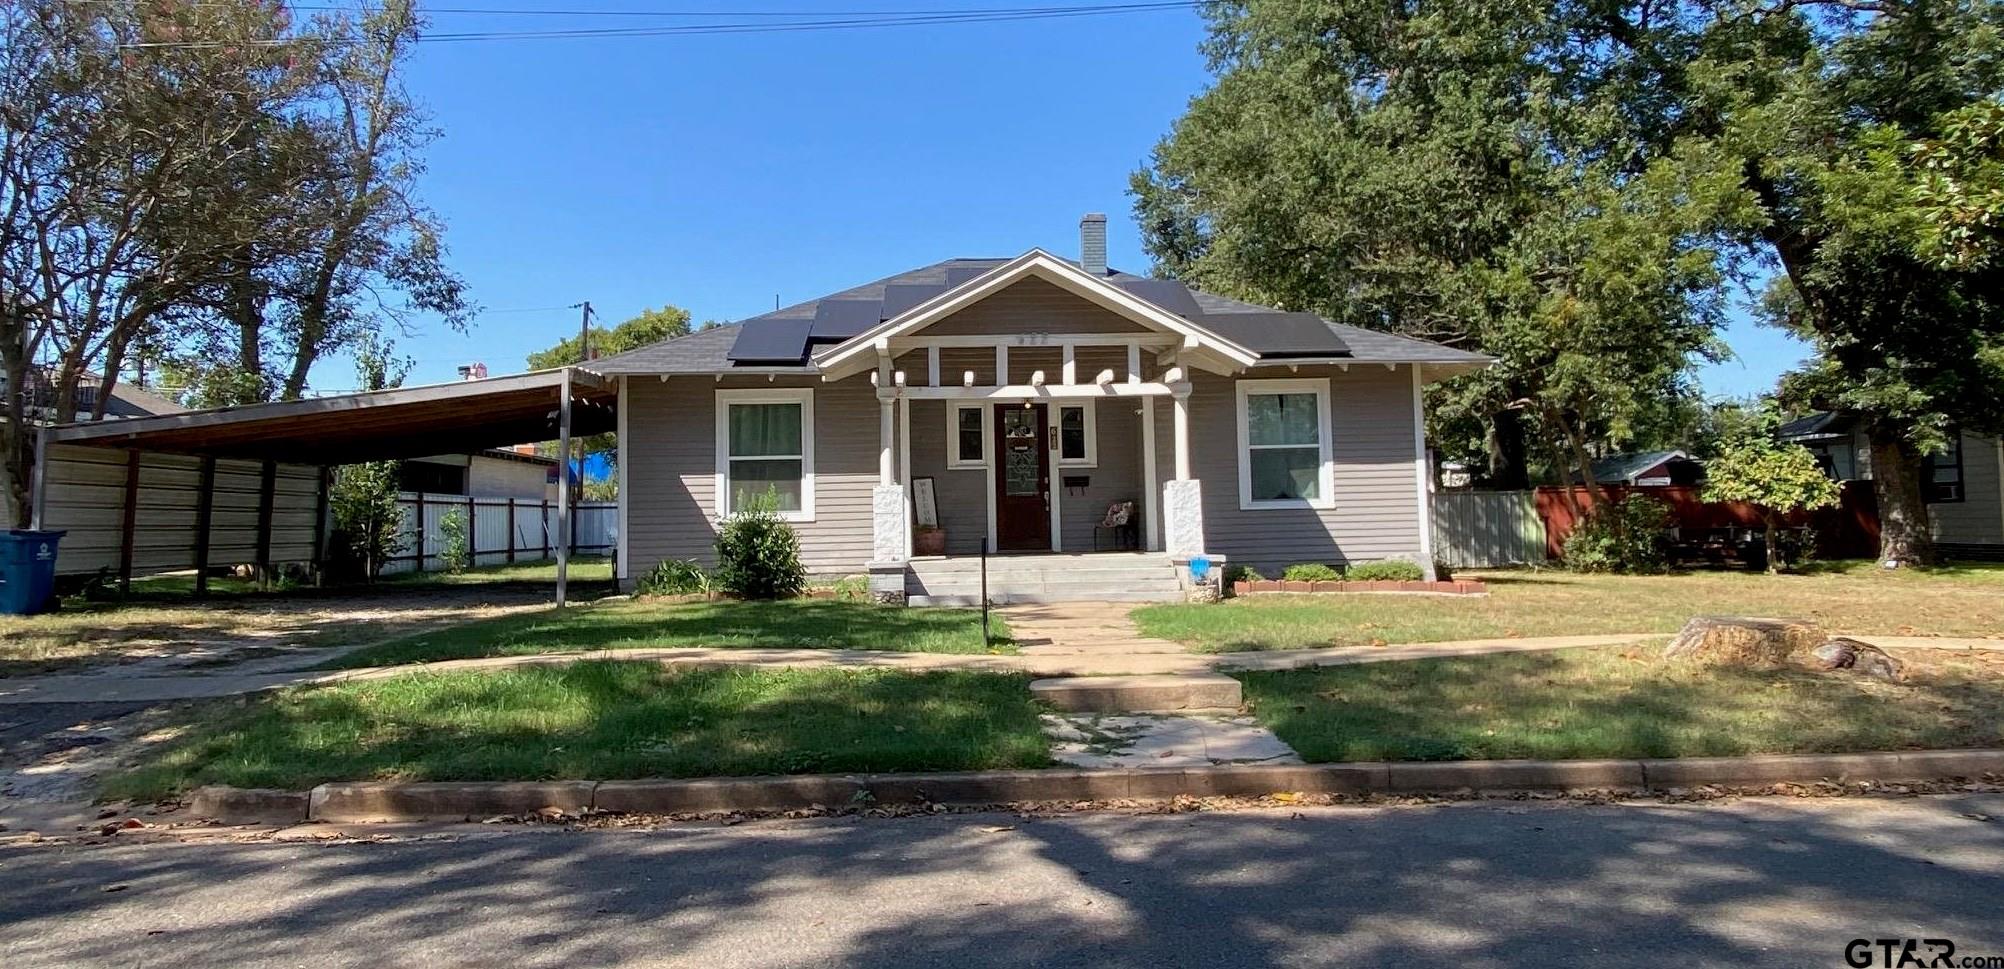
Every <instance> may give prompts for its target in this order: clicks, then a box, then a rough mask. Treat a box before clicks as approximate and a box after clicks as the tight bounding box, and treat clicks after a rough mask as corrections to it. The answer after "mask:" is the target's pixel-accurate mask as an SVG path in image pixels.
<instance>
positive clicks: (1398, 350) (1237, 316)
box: [588, 259, 1489, 375]
mask: <svg viewBox="0 0 2004 969" xmlns="http://www.w3.org/2000/svg"><path fill="white" fill-rule="evenodd" d="M1008 261H1009V260H1008V259H948V260H946V261H944V262H938V263H934V264H932V265H930V266H922V267H920V268H917V269H912V270H907V271H905V272H902V273H898V274H896V275H892V276H886V277H884V278H882V279H878V280H873V281H871V282H868V283H864V284H862V285H860V286H856V287H853V288H851V289H845V290H842V291H841V292H838V293H830V294H828V295H827V296H823V297H820V298H819V299H812V300H807V301H806V302H802V303H795V304H793V305H792V306H786V307H782V308H780V309H776V310H773V311H772V312H770V313H762V314H759V315H758V316H754V317H750V318H748V319H745V320H742V321H739V322H738V323H734V324H725V325H721V326H713V327H709V328H707V329H703V330H698V331H697V332H695V333H691V334H689V335H688V336H684V337H677V338H675V339H671V340H664V341H662V342H660V343H654V344H650V345H648V346H644V347H641V348H639V349H636V350H629V351H627V352H626V353H621V354H617V355H615V356H610V357H605V358H602V359H599V360H596V361H594V362H593V363H592V364H591V365H590V367H589V368H588V369H590V370H592V371H593V372H595V373H601V374H606V375H618V374H711V373H746V372H751V373H771V372H779V373H812V372H814V367H813V365H812V364H811V363H801V364H755V365H746V364H741V363H735V362H733V361H732V360H731V359H730V352H731V346H732V344H734V343H735V342H736V341H737V338H738V333H739V327H741V326H744V325H747V324H757V323H760V322H764V321H771V320H813V319H814V318H815V315H816V311H817V310H818V309H819V307H820V304H821V303H823V302H833V301H881V300H883V299H884V298H885V290H886V288H887V287H893V286H898V287H909V286H928V287H933V286H941V285H946V284H948V283H958V282H964V281H965V280H967V279H969V278H972V277H973V276H977V275H980V274H981V273H985V272H987V271H988V270H990V269H994V268H995V267H997V266H1000V265H1002V264H1003V263H1006V262H1008ZM1108 278H1109V279H1110V280H1112V281H1114V282H1116V283H1117V282H1120V281H1122V280H1138V279H1143V278H1146V277H1140V276H1134V275H1131V274H1128V273H1123V272H1119V271H1117V270H1116V271H1113V272H1110V273H1108ZM902 292H904V291H902V290H901V291H899V293H893V294H892V296H893V300H892V301H893V302H897V300H898V298H899V296H900V293H902ZM1189 293H1190V296H1191V297H1192V298H1194V300H1195V301H1196V305H1197V308H1198V309H1199V310H1200V311H1201V314H1202V315H1201V316H1199V317H1198V318H1196V319H1194V320H1192V322H1193V323H1195V324H1197V325H1198V326H1201V327H1203V328H1205V329H1208V330H1211V331H1213V332H1215V333H1217V334H1218V335H1219V336H1221V337H1224V338H1225V339H1227V340H1231V341H1232V342H1235V343H1238V344H1240V345H1242V346H1246V347H1248V348H1249V349H1253V350H1260V349H1262V348H1263V347H1267V346H1270V345H1271V344H1272V341H1271V340H1270V339H1265V338H1263V337H1264V336H1267V335H1270V334H1263V332H1262V330H1263V328H1264V327H1266V326H1268V325H1270V323H1271V321H1273V320H1274V318H1275V314H1280V313H1283V311H1281V310H1276V309H1274V308H1272V307H1268V306H1259V305H1256V304H1253V303H1246V302H1242V301H1239V300H1235V299H1229V298H1227V297H1223V296H1218V295H1216V294H1213V293H1206V292H1202V291H1200V290H1195V289H1192V290H1190V291H1189ZM1322 323H1323V324H1324V325H1325V326H1327V327H1328V328H1329V330H1330V332H1331V333H1332V334H1333V335H1334V337H1335V338H1336V340H1338V341H1340V344H1341V346H1342V347H1344V348H1346V349H1347V350H1348V354H1347V355H1346V356H1343V357H1342V359H1344V360H1347V361H1353V362H1359V363H1392V362H1397V363H1436V364H1460V365H1464V366H1465V365H1479V364H1484V363H1487V362H1488V361H1489V358H1488V357H1485V356H1482V355H1481V354H1477V353H1469V352H1467V351H1465V350H1457V349H1455V348H1453V347H1448V346H1442V345H1441V344H1438V343H1429V342H1427V341H1425V340H1415V339H1411V338H1409V337H1403V336H1397V335H1395V334H1391V333H1382V332H1379V331H1376V330H1366V329H1363V328H1360V327H1354V326H1345V325H1343V324H1340V323H1332V322H1330V321H1328V320H1323V321H1322ZM1331 356H1336V354H1331Z"/></svg>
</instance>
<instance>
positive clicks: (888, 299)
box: [586, 216, 1490, 602]
mask: <svg viewBox="0 0 2004 969" xmlns="http://www.w3.org/2000/svg"><path fill="white" fill-rule="evenodd" d="M1081 243H1082V251H1083V253H1084V257H1083V258H1082V259H1081V260H1080V261H1078V262H1072V261H1069V260H1065V259H1060V258H1057V257H1055V256H1053V255H1051V254H1049V253H1047V252H1044V251H1043V250H1039V249H1033V250H1031V251H1029V252H1026V253H1024V254H1023V255H1021V256H1018V257H1016V258H1014V259H952V260H948V261H945V262H941V263H936V264H934V265H931V266H926V267H923V268H920V269H914V270H911V271H909V272H905V273H900V274H898V275H895V276H891V277H887V278H885V279H880V280H877V281H876V282H872V283H868V284H865V285H862V286H858V287H855V288H853V289H849V290H845V291H842V292H839V293H835V294H832V295H830V296H826V297H823V298H821V299H818V300H812V301H809V302H806V303H801V304H798V305H795V306H791V307H788V308H785V309H781V310H776V311H774V312H772V313H768V314H765V315H762V316H758V317H755V318H752V319H750V320H746V321H744V322H742V323H740V324H738V325H734V326H720V327H713V328H709V329H705V330H701V331H698V332H696V333H693V334H690V335H688V336H684V337H680V338H677V339H673V340H667V341H664V342H661V343H657V344H653V345H651V346H647V347H643V348H640V349H637V350H633V351H630V352H627V353H623V354H619V355H616V356H612V357H607V358H604V359H600V360H597V361H593V362H592V363H590V364H588V365H586V369H589V370H591V371H593V372H594V373H597V374H601V375H605V376H611V377H616V378H617V379H618V382H619V387H620V406H619V423H620V431H619V454H620V461H619V474H620V478H621V480H620V483H619V495H620V510H621V513H622V515H623V516H624V520H623V521H622V522H621V526H620V529H619V534H620V538H621V548H620V552H621V555H620V560H619V568H620V575H621V577H622V578H623V579H630V578H631V577H633V576H637V575H640V574H643V573H644V572H645V571H646V570H648V569H650V568H652V567H653V566H654V565H655V564H656V563H658V562H660V561H662V560H664V559H670V558H694V559H699V560H705V561H707V560H709V559H710V558H711V556H712V551H711V548H712V542H713V541H714V539H715V536H716V529H717V521H718V520H719V519H720V518H721V517H723V516H725V515H728V514H729V513H730V512H731V511H732V509H733V508H734V507H740V506H741V505H742V504H743V502H744V501H745V500H746V499H747V498H748V497H750V496H751V495H754V494H760V493H765V492H768V491H769V492H771V493H773V494H776V495H777V497H778V500H779V503H780V507H781V508H782V509H783V513H784V515H785V516H786V517H787V518H788V519H790V520H791V521H792V522H793V523H794V526H795V528H796V530H797V531H798V533H799V536H800V541H801V549H802V554H803V556H804V558H805V561H806V564H807V566H808V568H809V569H810V570H811V571H813V572H816V573H824V574H826V573H858V572H864V571H868V572H869V573H870V575H871V583H872V589H873V591H874V592H876V593H877V594H878V596H879V597H880V598H884V599H887V600H895V599H901V598H903V597H904V596H905V595H906V594H908V593H909V594H910V595H911V596H914V597H915V599H914V601H919V602H927V601H931V602H941V601H961V600H964V599H965V598H966V597H967V596H968V595H969V594H970V593H971V591H972V588H973V586H972V585H971V584H970V583H972V582H973V581H974V580H973V578H972V576H973V573H972V572H971V571H969V570H968V567H965V560H964V558H962V557H965V556H972V555H976V554H978V553H980V552H981V551H982V549H983V545H984V543H985V544H986V546H987V547H988V548H989V549H992V550H994V551H996V552H998V553H1005V554H1006V553H1035V552H1043V553H1052V552H1060V553H1066V557H1065V558H1064V559H1061V560H1060V559H1054V558H1045V559H1041V560H1034V561H1029V562H1025V561H1022V560H999V561H997V562H994V563H992V564H991V569H992V570H995V571H997V572H998V573H1000V577H999V578H998V581H1000V582H1001V583H1002V586H1003V588H1002V592H1001V594H1002V595H1003V596H1004V597H1011V598H1035V597H1039V596H1042V597H1050V598H1061V597H1065V596H1095V595H1102V594H1104V595H1108V596H1109V597H1111V596H1116V595H1119V594H1125V595H1128V596H1130V597H1135V598H1154V597H1167V596H1170V595H1174V594H1177V591H1178V588H1179V585H1180V584H1185V583H1187V582H1189V581H1190V575H1189V570H1188V569H1187V568H1184V567H1182V566H1178V567H1176V568H1171V563H1172V562H1178V563H1187V562H1188V561H1189V560H1190V559H1192V558H1193V557H1203V558H1207V559H1209V560H1211V561H1213V562H1221V561H1223V560H1227V559H1229V560H1230V561H1231V562H1234V563H1244V564H1248V565H1252V566H1255V567H1258V568H1261V569H1275V568H1279V567H1281V566H1285V565H1287V564H1290V563H1294V562H1309V561H1315V562H1329V563H1348V562H1363V561H1372V560H1380V559H1406V560H1412V561H1415V562H1418V563H1420V564H1422V565H1423V566H1424V567H1425V568H1426V569H1427V570H1428V571H1429V572H1430V571H1431V569H1432V555H1431V549H1430V544H1429V543H1430V536H1429V534H1428V532H1429V529H1428V528H1427V519H1428V515H1427V478H1428V475H1427V469H1426V448H1425V440H1424V431H1423V428H1424V424H1423V421H1422V419H1421V410H1422V396H1421V392H1420V391H1421V387H1422V385H1424V384H1426V383H1429V382H1432V381H1435V380H1439V379H1442V378H1445V377H1449V376H1453V375H1456V374H1461V373H1466V372H1469V371H1473V370H1476V369H1480V368H1482V367H1484V366H1486V365H1488V363H1489V362H1490V361H1489V359H1488V358H1486V357H1482V356H1479V355H1477V354H1473V353H1468V352H1464V351H1461V350H1455V349H1451V348H1448V347H1444V346H1440V345H1437V344H1432V343H1426V342H1422V341H1419V340H1412V339H1406V338H1403V337H1398V336H1392V335H1389V334H1385V333H1380V332H1375V331H1370V330H1363V329H1357V328H1354V327H1348V326H1341V325H1337V324H1333V323H1330V322H1328V321H1325V320H1323V319H1321V318H1319V317H1317V316H1315V315H1313V314H1310V313H1292V312H1284V311H1281V310H1275V309H1270V308H1267V307H1262V306H1255V305H1252V304H1249V303H1242V302H1238V301H1236V300H1230V299H1225V298H1223V297H1219V296H1214V295H1211V294H1208V293H1202V292H1198V291H1194V290H1191V289H1188V288H1186V287H1185V286H1184V285H1183V284H1181V283H1178V282H1175V281H1173V280H1164V279H1147V278H1143V277H1139V276H1133V275H1129V274H1126V273H1121V272H1116V271H1112V270H1109V269H1108V268H1107V267H1106V264H1105V252H1106V245H1105V219H1104V217H1103V216H1100V217H1091V216H1089V217H1087V218H1086V219H1085V220H1083V221H1082V223H1081ZM1126 502H1132V503H1133V505H1134V512H1135V515H1137V516H1138V517H1139V519H1140V522H1139V527H1135V528H1133V529H1131V531H1129V532H1127V534H1131V535H1132V537H1133V538H1132V540H1133V541H1135V542H1137V543H1138V544H1139V546H1140V550H1139V551H1140V553H1141V554H1137V552H1136V551H1128V552H1125V553H1124V554H1123V555H1107V556H1094V555H1089V554H1088V555H1077V554H1072V553H1090V552H1093V551H1095V549H1097V548H1103V547H1109V546H1112V545H1116V544H1119V543H1120V542H1121V541H1122V538H1121V532H1120V530H1106V529H1102V528H1100V527H1099V526H1100V525H1102V524H1103V523H1104V522H1105V521H1106V520H1107V519H1108V512H1109V508H1110V506H1114V505H1117V504H1121V503H1126ZM915 518H916V524H920V525H934V524H936V525H937V526H938V527H939V528H941V529H943V531H944V532H945V535H944V539H945V549H946V553H947V560H946V561H944V562H939V561H932V560H914V558H913V556H912V555H911V551H910V550H911V547H912V527H913V524H914V519H915ZM1116 566H1117V567H1118V568H1120V569H1125V570H1131V571H1132V572H1133V574H1123V573H1119V572H1115V571H1111V570H1114V569H1115V568H1116ZM1095 570H1102V571H1095ZM1074 573H1077V574H1074ZM1158 579H1166V580H1168V581H1169V582H1170V583H1171V584H1170V585H1169V586H1168V587H1167V588H1166V589H1165V588H1163V587H1162V586H1161V585H1159V584H1158V583H1157V580H1158ZM1011 583H1014V585H1013V586H1012V585H1011Z"/></svg>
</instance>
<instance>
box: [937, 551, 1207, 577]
mask: <svg viewBox="0 0 2004 969" xmlns="http://www.w3.org/2000/svg"><path fill="white" fill-rule="evenodd" d="M1170 564H1171V563H1170V560H1169V557H1168V556H1167V555H1164V554H1162V553H1161V552H1098V553H1092V554H1087V553H1084V552H1081V553H1078V554H1076V555H1069V554H1064V553H1057V554H1051V555H990V556H989V557H988V572H989V574H990V575H993V574H995V573H997V572H1086V571H1095V570H1100V569H1135V568H1162V569H1166V568H1169V567H1170ZM911 568H912V570H913V571H915V572H930V573H941V574H943V573H948V572H975V573H978V572H980V571H981V557H980V556H965V555H963V556H953V557H950V558H914V559H912V560H911Z"/></svg>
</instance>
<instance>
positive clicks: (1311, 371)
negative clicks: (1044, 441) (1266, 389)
mask: <svg viewBox="0 0 2004 969" xmlns="http://www.w3.org/2000/svg"><path fill="white" fill-rule="evenodd" d="M1325 376H1326V377H1328V378H1329V381H1330V388H1329V390H1330V408H1331V411H1332V413H1331V415H1330V417H1331V425H1330V427H1331V432H1332V437H1331V445H1332V447H1331V450H1332V454H1333V457H1334V460H1335V465H1336V469H1335V470H1336V474H1335V478H1336V490H1335V499H1336V507H1334V508H1329V509H1320V508H1315V509H1308V508H1304V509H1259V510H1251V511H1247V510H1241V509H1240V508H1239V465H1238V398H1237V391H1236V390H1235V389H1234V383H1233V381H1232V380H1231V379H1230V378H1225V377H1219V376H1216V375H1214V374H1211V373H1208V372H1205V371H1198V372H1196V373H1195V374H1194V375H1193V376H1192V378H1191V380H1192V384H1193V392H1192V393H1191V397H1190V441H1191V471H1192V473H1193V474H1195V475H1196V476H1197V477H1198V478H1199V479H1201V480H1202V481H1203V488H1204V547H1205V549H1206V550H1207V551H1211V552H1217V553H1221V554H1223V555H1225V556H1226V558H1227V559H1228V560H1230V561H1232V562H1234V563H1241V564H1245V565H1250V566H1253V567H1254V568H1257V569H1260V570H1262V571H1267V570H1271V569H1277V568H1280V567H1282V566H1286V565H1290V564H1293V563H1296V562H1329V563H1345V562H1368V561H1375V560H1380V559H1391V558H1399V559H1413V560H1417V559H1418V557H1419V555H1420V537H1419V536H1420V526H1419V514H1418V504H1417V497H1416V492H1415V486H1416V475H1417V471H1416V469H1415V466H1414V462H1413V422H1412V372H1411V371H1410V370H1409V369H1407V368H1404V367H1401V368H1399V369H1398V370H1396V371H1388V370H1386V369H1385V368H1383V367H1380V366H1375V365H1373V366H1363V365H1358V366H1354V367H1352V368H1351V369H1350V370H1349V371H1348V372H1347V373H1346V372H1344V371H1341V370H1338V369H1336V368H1334V367H1302V368H1301V370H1300V372H1298V373H1291V372H1288V371H1285V370H1277V371H1271V372H1269V371H1268V370H1262V371H1259V372H1258V376H1257V378H1255V379H1267V378H1274V379H1281V378H1304V377H1318V378H1319V377H1325ZM1155 420H1156V450H1157V457H1156V474H1157V476H1158V478H1161V479H1164V480H1166V479H1168V478H1171V477H1173V476H1174V475H1175V470H1176V465H1175V450H1174V448H1175V437H1174V434H1175V429H1174V423H1173V420H1174V407H1173V406H1172V404H1171V402H1170V401H1168V400H1162V401H1158V402H1157V404H1156V407H1155ZM1101 446H1102V447H1104V446H1105V445H1104V443H1102V445H1101ZM1158 493H1159V487H1158Z"/></svg>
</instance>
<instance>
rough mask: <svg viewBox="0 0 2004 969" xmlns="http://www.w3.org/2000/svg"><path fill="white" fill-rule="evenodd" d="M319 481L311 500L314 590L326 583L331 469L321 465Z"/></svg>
mask: <svg viewBox="0 0 2004 969" xmlns="http://www.w3.org/2000/svg"><path fill="white" fill-rule="evenodd" d="M319 480H320V490H319V491H318V493H316V494H315V495H314V498H313V585H314V587H316V588H318V587H319V586H322V585H325V584H326V581H327V532H328V528H327V515H328V512H329V511H330V510H331V509H330V508H329V499H328V491H330V490H331V489H332V486H333V480H334V471H333V469H332V468H329V467H328V466H326V465H324V464H323V465H321V466H320V475H319Z"/></svg>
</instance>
